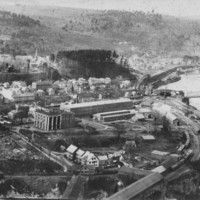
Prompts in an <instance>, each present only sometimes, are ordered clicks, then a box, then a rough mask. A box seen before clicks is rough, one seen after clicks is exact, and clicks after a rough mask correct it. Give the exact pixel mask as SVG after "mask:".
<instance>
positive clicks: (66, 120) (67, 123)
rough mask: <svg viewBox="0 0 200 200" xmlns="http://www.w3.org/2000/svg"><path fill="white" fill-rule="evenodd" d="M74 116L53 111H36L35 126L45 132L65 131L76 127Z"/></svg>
mask: <svg viewBox="0 0 200 200" xmlns="http://www.w3.org/2000/svg"><path fill="white" fill-rule="evenodd" d="M74 120H75V118H74V114H73V113H71V112H64V111H60V110H55V109H54V110H53V109H49V110H48V109H41V110H36V111H35V119H34V126H35V127H36V128H39V129H42V130H44V131H53V130H57V129H65V128H70V127H73V126H74Z"/></svg>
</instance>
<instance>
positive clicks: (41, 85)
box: [32, 81, 52, 91]
mask: <svg viewBox="0 0 200 200" xmlns="http://www.w3.org/2000/svg"><path fill="white" fill-rule="evenodd" d="M51 87H52V83H51V82H49V81H38V82H33V83H32V88H33V89H35V90H44V91H46V90H47V89H48V88H51Z"/></svg>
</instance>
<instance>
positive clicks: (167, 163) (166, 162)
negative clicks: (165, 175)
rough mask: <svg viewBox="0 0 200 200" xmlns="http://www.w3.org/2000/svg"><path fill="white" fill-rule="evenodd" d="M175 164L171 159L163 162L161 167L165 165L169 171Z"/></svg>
mask: <svg viewBox="0 0 200 200" xmlns="http://www.w3.org/2000/svg"><path fill="white" fill-rule="evenodd" d="M175 163H176V161H175V159H174V158H172V157H170V158H168V159H167V160H165V161H164V162H162V163H161V165H163V166H164V167H165V168H166V169H169V168H170V167H171V166H172V165H174V164H175Z"/></svg>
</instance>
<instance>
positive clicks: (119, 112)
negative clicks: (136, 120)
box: [93, 110, 130, 121]
mask: <svg viewBox="0 0 200 200" xmlns="http://www.w3.org/2000/svg"><path fill="white" fill-rule="evenodd" d="M129 113H130V110H118V111H112V112H103V113H97V114H94V115H93V119H94V120H98V121H101V120H102V119H103V117H105V116H110V115H118V114H129Z"/></svg>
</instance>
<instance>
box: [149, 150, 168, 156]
mask: <svg viewBox="0 0 200 200" xmlns="http://www.w3.org/2000/svg"><path fill="white" fill-rule="evenodd" d="M151 153H152V154H156V155H159V156H166V155H168V154H169V152H165V151H158V150H154V151H152V152H151Z"/></svg>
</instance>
